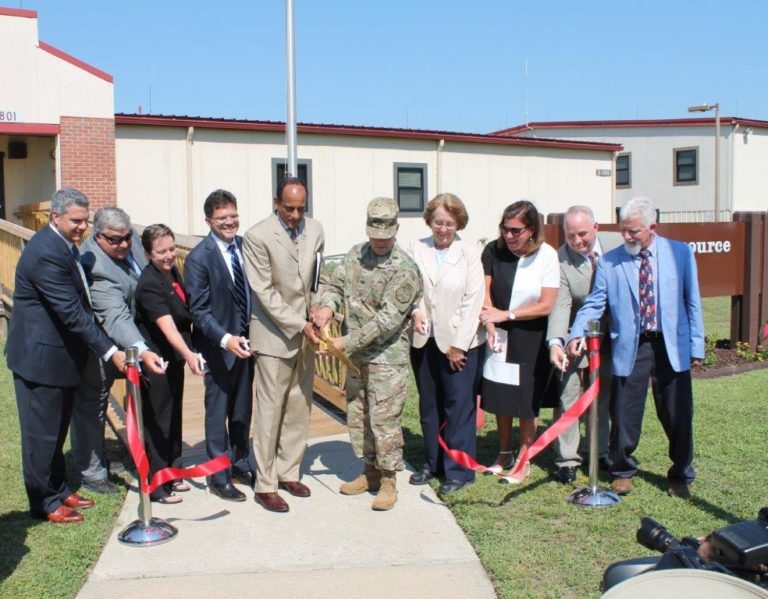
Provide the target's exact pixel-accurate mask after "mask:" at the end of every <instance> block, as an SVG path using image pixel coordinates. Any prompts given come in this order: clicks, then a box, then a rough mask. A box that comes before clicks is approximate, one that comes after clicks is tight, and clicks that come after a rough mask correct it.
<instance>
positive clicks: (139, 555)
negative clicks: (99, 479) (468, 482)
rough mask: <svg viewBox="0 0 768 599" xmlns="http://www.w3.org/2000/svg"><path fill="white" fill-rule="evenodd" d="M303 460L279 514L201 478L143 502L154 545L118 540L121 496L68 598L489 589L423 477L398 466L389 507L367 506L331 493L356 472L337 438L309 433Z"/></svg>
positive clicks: (128, 514) (444, 596) (469, 594)
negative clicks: (161, 534) (169, 533)
mask: <svg viewBox="0 0 768 599" xmlns="http://www.w3.org/2000/svg"><path fill="white" fill-rule="evenodd" d="M304 464H305V468H306V470H305V472H304V478H303V479H302V481H303V482H304V483H305V484H306V485H307V486H309V488H310V489H311V490H312V497H310V498H308V499H299V498H295V497H291V496H290V495H288V494H287V493H285V492H282V491H281V494H282V495H283V497H284V498H285V499H286V500H287V501H288V503H289V504H290V506H291V511H290V512H289V513H287V514H273V513H270V512H267V511H266V510H264V509H263V508H262V507H261V506H259V505H257V504H256V503H255V502H254V501H253V498H252V497H253V496H252V493H251V492H248V493H247V495H248V501H246V502H243V503H231V502H226V501H223V500H221V499H219V498H218V497H215V496H213V495H210V494H208V492H207V491H206V489H205V487H204V485H203V484H202V481H201V480H196V481H193V488H192V491H190V492H189V493H184V494H183V497H184V502H183V503H181V504H177V505H159V504H152V507H153V514H154V515H155V516H158V517H161V518H164V519H166V520H168V521H169V522H171V523H173V524H174V525H175V526H176V527H177V528H178V529H179V534H178V537H177V538H176V539H174V540H173V541H171V542H170V543H166V544H164V545H159V546H157V547H147V548H135V547H125V546H123V545H120V544H119V543H118V542H117V533H118V532H119V531H120V530H121V529H122V528H123V527H124V526H125V525H126V524H128V523H129V522H131V521H132V520H134V519H136V517H137V506H138V495H137V494H136V493H135V492H131V493H129V494H128V497H127V500H126V503H125V506H124V507H123V510H122V512H121V514H120V517H119V519H118V522H117V525H116V529H115V531H114V533H113V534H112V536H111V537H110V539H109V541H108V543H107V545H106V547H105V548H104V552H103V553H102V555H101V557H100V559H99V561H98V563H97V564H96V566H95V568H94V570H93V572H92V573H91V575H90V577H89V578H88V580H87V582H86V584H85V585H84V586H83V588H82V589H81V591H80V593H79V595H78V597H79V598H81V599H92V598H93V599H103V598H104V597H109V599H117V598H121V597H131V598H137V597H166V598H169V599H170V598H175V597H184V598H185V599H192V598H196V597H207V598H214V599H215V598H218V597H224V596H226V595H228V594H230V593H231V594H233V595H235V596H240V595H242V594H246V595H248V596H252V595H253V596H259V597H270V598H272V597H274V598H280V599H282V598H293V597H297V598H298V597H301V598H302V599H313V598H329V597H333V598H345V597H355V598H360V599H368V598H371V599H373V598H378V597H381V598H386V599H393V598H399V597H402V598H411V597H414V598H416V597H418V598H420V599H421V598H424V599H428V598H432V597H434V598H436V599H437V598H439V599H452V598H455V599H469V598H477V599H484V598H491V597H496V594H495V593H494V590H493V587H492V585H491V583H490V581H489V579H488V576H487V575H486V573H485V571H484V570H483V568H482V566H481V565H480V562H479V560H478V558H477V555H476V554H475V552H474V550H473V549H472V546H471V545H470V544H469V542H468V541H467V539H466V537H465V536H464V534H463V533H462V531H461V529H460V528H459V527H458V525H457V524H456V521H455V520H454V519H453V516H452V515H451V512H450V511H449V510H448V509H447V508H446V507H445V506H444V505H443V504H442V502H441V501H440V500H439V499H438V498H437V497H436V495H435V493H434V492H433V491H432V489H431V488H430V487H429V486H422V487H414V486H412V485H409V484H408V477H409V476H410V472H407V471H406V472H401V473H399V476H398V491H399V494H398V502H397V505H396V506H395V508H394V509H393V510H391V511H389V512H374V511H372V510H371V500H372V497H373V496H372V495H370V494H368V493H365V494H363V495H359V496H356V497H345V496H343V495H340V494H339V492H338V488H339V484H340V483H342V482H344V481H346V480H351V479H353V478H354V477H355V476H357V474H358V473H359V472H360V465H359V463H358V461H357V459H356V458H355V457H354V455H353V454H352V450H351V447H350V445H349V440H348V437H347V436H346V435H334V436H330V437H321V438H316V439H311V440H310V443H309V448H308V449H307V453H306V456H305V458H304ZM240 488H241V490H243V491H245V490H246V489H245V488H244V487H240Z"/></svg>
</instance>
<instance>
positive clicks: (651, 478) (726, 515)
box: [637, 470, 744, 524]
mask: <svg viewBox="0 0 768 599" xmlns="http://www.w3.org/2000/svg"><path fill="white" fill-rule="evenodd" d="M637 477H638V478H642V479H643V480H644V481H645V482H647V483H649V484H652V485H653V486H655V487H657V488H658V489H659V490H660V491H662V492H664V493H666V492H667V479H666V477H664V476H661V475H659V474H654V473H653V472H648V471H647V470H638V471H637ZM688 502H689V503H690V504H692V505H694V506H695V507H697V508H698V509H700V510H701V511H702V512H705V513H707V514H709V515H710V516H713V517H714V518H717V519H718V520H725V521H726V522H728V523H729V524H734V523H736V522H741V521H742V520H743V519H744V518H742V517H741V516H737V515H736V514H734V513H732V512H729V511H727V510H724V509H723V508H721V507H720V506H717V505H714V504H713V503H710V502H709V501H707V500H706V499H703V498H702V497H701V496H699V495H697V494H696V485H695V483H694V485H693V487H692V488H691V498H690V499H689V500H688Z"/></svg>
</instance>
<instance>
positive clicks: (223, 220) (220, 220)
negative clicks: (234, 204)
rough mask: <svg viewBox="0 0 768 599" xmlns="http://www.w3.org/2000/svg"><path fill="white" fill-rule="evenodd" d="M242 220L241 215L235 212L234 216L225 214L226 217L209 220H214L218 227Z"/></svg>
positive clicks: (213, 217) (214, 217) (215, 217)
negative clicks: (228, 222)
mask: <svg viewBox="0 0 768 599" xmlns="http://www.w3.org/2000/svg"><path fill="white" fill-rule="evenodd" d="M239 218H240V215H239V214H238V213H237V212H235V213H234V214H225V215H224V216H212V217H210V218H209V219H208V220H212V221H213V222H215V223H216V224H217V225H222V224H224V223H226V222H227V221H236V220H238V219H239Z"/></svg>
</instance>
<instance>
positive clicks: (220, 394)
mask: <svg viewBox="0 0 768 599" xmlns="http://www.w3.org/2000/svg"><path fill="white" fill-rule="evenodd" d="M203 211H204V212H205V221H206V223H208V226H209V227H210V229H211V232H210V234H209V235H208V236H207V237H206V238H205V239H203V240H202V241H201V242H200V243H199V244H197V246H196V247H195V248H194V249H193V250H192V251H191V252H190V253H189V255H188V256H187V259H186V262H185V266H184V278H185V281H186V286H187V293H188V294H189V309H190V312H191V313H192V318H193V320H194V323H195V327H194V333H193V340H194V343H195V347H197V349H198V350H199V351H200V353H202V354H203V357H204V358H205V360H206V362H207V364H208V372H206V373H205V448H206V451H207V452H208V457H210V458H215V457H218V456H220V455H223V454H228V455H229V456H230V459H231V460H232V464H233V466H232V471H231V472H229V471H227V470H222V471H220V472H217V473H216V474H214V475H213V476H212V477H211V478H210V480H209V489H210V490H211V492H212V493H213V494H214V495H218V496H219V497H221V498H222V499H227V500H230V501H245V495H244V494H243V493H242V491H240V490H238V489H237V488H236V487H235V486H234V485H233V484H232V478H234V479H235V480H236V481H238V482H242V483H244V484H247V485H249V486H250V487H253V486H254V483H255V475H254V473H253V469H252V467H251V465H250V463H249V459H248V453H249V451H248V449H249V433H250V428H251V413H252V405H253V404H252V399H251V393H252V387H253V360H252V359H251V353H250V349H249V347H248V338H247V337H248V324H249V321H250V315H251V305H252V303H253V302H252V298H251V288H250V285H249V284H248V280H247V278H246V276H245V265H244V262H243V254H242V246H243V238H242V237H240V236H239V235H237V230H238V228H239V226H240V219H239V216H238V214H237V199H236V198H235V196H234V195H233V194H231V193H230V192H228V191H225V190H223V189H217V190H216V191H214V192H212V193H211V194H210V195H209V196H208V197H207V198H206V200H205V204H204V205H203Z"/></svg>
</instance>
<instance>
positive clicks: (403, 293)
mask: <svg viewBox="0 0 768 599" xmlns="http://www.w3.org/2000/svg"><path fill="white" fill-rule="evenodd" d="M412 298H413V286H412V285H411V284H410V283H405V284H403V285H400V287H398V288H397V291H395V299H396V300H397V301H398V302H399V303H400V304H410V303H411V301H412Z"/></svg>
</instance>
